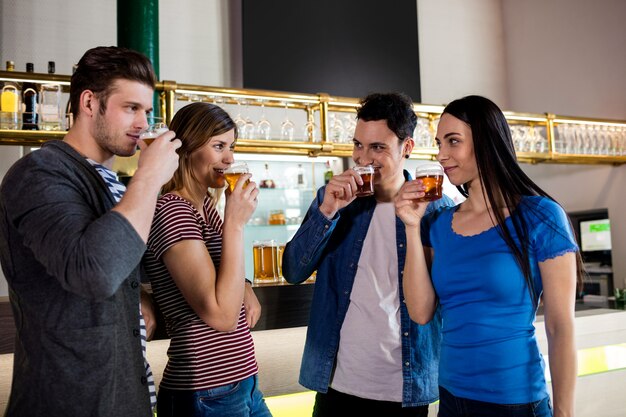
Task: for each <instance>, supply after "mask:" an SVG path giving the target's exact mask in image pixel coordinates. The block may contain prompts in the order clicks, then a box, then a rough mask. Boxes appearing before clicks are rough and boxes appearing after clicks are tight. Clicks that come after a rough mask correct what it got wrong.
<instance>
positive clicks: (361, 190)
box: [353, 165, 374, 197]
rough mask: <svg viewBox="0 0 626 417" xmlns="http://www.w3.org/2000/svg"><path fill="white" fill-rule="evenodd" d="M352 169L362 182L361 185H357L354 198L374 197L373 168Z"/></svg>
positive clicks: (368, 166) (369, 166) (360, 167)
mask: <svg viewBox="0 0 626 417" xmlns="http://www.w3.org/2000/svg"><path fill="white" fill-rule="evenodd" d="M353 169H354V170H355V171H356V172H357V174H359V175H360V176H361V180H363V185H358V184H357V190H356V196H357V197H367V196H370V195H374V167H373V166H371V165H367V166H356V167H354V168H353Z"/></svg>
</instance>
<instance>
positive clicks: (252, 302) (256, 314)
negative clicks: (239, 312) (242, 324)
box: [243, 282, 261, 329]
mask: <svg viewBox="0 0 626 417" xmlns="http://www.w3.org/2000/svg"><path fill="white" fill-rule="evenodd" d="M243 309H244V311H245V313H246V323H247V324H248V327H249V328H250V329H252V328H254V326H256V323H257V321H259V318H260V317H261V303H259V299H258V298H256V294H255V293H254V290H253V289H252V285H250V283H248V282H246V289H245V292H244V293H243Z"/></svg>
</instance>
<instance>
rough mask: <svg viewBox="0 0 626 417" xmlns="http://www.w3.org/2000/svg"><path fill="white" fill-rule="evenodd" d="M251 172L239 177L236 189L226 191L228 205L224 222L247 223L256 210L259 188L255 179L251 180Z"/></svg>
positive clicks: (225, 209)
mask: <svg viewBox="0 0 626 417" xmlns="http://www.w3.org/2000/svg"><path fill="white" fill-rule="evenodd" d="M251 176H252V175H251V174H243V175H241V176H240V177H239V180H238V181H237V184H236V185H235V189H234V190H233V191H232V192H229V191H228V190H227V191H226V206H225V207H224V223H229V224H236V225H240V226H243V225H245V224H246V223H247V222H248V220H250V217H251V216H252V214H253V213H254V210H256V206H257V204H258V200H257V197H258V195H259V189H258V188H257V185H256V183H255V182H254V181H250V177H251Z"/></svg>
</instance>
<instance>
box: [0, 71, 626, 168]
mask: <svg viewBox="0 0 626 417" xmlns="http://www.w3.org/2000/svg"><path fill="white" fill-rule="evenodd" d="M26 80H30V81H33V80H34V81H37V82H56V83H59V84H60V85H61V86H62V91H63V93H64V94H67V92H68V90H69V81H70V77H69V76H66V75H58V74H39V73H22V72H17V71H10V72H9V71H0V85H2V84H4V82H6V81H9V82H18V83H19V82H23V81H26ZM156 90H157V92H158V93H159V96H160V102H161V106H160V109H159V110H160V112H158V113H159V114H160V115H163V116H164V118H165V121H166V123H167V122H169V121H170V120H171V118H172V116H173V115H174V113H175V112H176V110H178V109H179V108H180V107H181V106H183V105H185V104H187V103H188V102H191V101H208V102H212V103H215V104H217V105H220V106H223V107H225V109H226V110H227V111H228V112H229V113H230V114H231V115H233V118H234V119H235V120H236V121H237V124H238V127H239V131H240V132H239V139H238V142H237V150H238V151H244V152H249V153H261V154H275V155H307V156H337V157H345V156H349V155H350V154H351V152H352V143H351V142H352V136H353V132H354V127H355V125H356V118H355V115H356V109H357V108H358V105H359V104H358V99H356V98H349V97H335V96H330V95H328V94H324V93H320V94H304V93H288V92H276V91H268V90H253V89H235V88H223V87H210V86H202V85H192V84H182V83H181V84H178V83H177V82H175V81H167V80H164V81H160V82H157V85H156ZM414 109H415V112H416V114H417V115H418V125H417V128H416V131H415V134H414V136H415V137H414V139H415V141H416V146H415V148H414V151H413V153H412V155H411V158H413V159H433V158H434V156H435V155H436V153H437V149H436V147H435V146H434V134H435V132H436V125H437V121H438V119H439V116H440V114H441V111H442V110H443V107H442V106H429V105H425V104H415V106H414ZM505 114H506V116H507V118H508V120H509V122H510V125H511V135H512V138H513V141H514V144H515V147H516V152H517V154H518V158H519V159H520V160H521V161H524V162H530V163H540V162H556V163H559V162H561V163H570V164H571V163H584V164H623V163H626V121H624V120H606V119H593V118H578V117H565V116H557V115H554V114H549V113H547V114H525V113H515V112H506V113H505ZM2 116H4V115H3V114H0V145H31V146H38V145H41V144H42V143H44V142H46V141H48V140H52V139H62V138H63V136H64V134H65V133H64V132H63V131H41V130H39V131H27V130H16V129H15V128H14V126H13V125H11V124H9V123H3V120H5V119H6V120H8V116H7V117H2Z"/></svg>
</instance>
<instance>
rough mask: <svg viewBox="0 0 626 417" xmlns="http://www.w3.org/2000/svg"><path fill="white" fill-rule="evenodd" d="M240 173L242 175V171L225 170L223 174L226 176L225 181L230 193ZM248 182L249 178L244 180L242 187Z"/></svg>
mask: <svg viewBox="0 0 626 417" xmlns="http://www.w3.org/2000/svg"><path fill="white" fill-rule="evenodd" d="M242 175H243V172H227V173H225V174H224V176H225V177H226V182H227V183H228V189H229V190H230V192H231V193H232V192H233V190H234V189H235V185H236V184H237V181H239V177H241V176H242ZM249 182H250V181H249V180H248V181H246V183H245V184H244V185H243V187H244V188H245V187H246V185H248V183H249Z"/></svg>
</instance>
